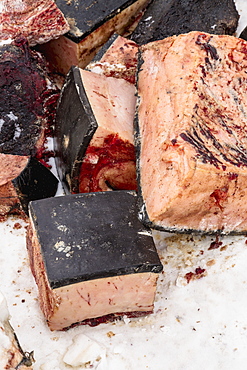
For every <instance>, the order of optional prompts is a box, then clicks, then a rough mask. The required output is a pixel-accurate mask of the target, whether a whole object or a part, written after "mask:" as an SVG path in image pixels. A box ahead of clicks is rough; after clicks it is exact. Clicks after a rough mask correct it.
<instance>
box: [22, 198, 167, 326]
mask: <svg viewBox="0 0 247 370" xmlns="http://www.w3.org/2000/svg"><path fill="white" fill-rule="evenodd" d="M136 198H137V197H136V194H135V193H134V192H127V191H116V192H111V193H110V192H98V193H89V194H78V195H77V194H75V195H68V196H64V197H55V198H52V199H50V200H42V201H35V202H31V203H30V220H31V223H30V228H29V233H28V237H27V248H28V251H29V256H30V261H31V269H32V272H33V275H34V277H35V280H36V283H37V285H38V288H39V297H40V298H39V299H40V304H41V308H42V311H43V312H44V314H45V317H46V319H47V322H48V325H49V326H50V328H51V329H52V330H61V329H64V328H66V327H69V326H71V325H72V324H75V323H79V322H81V321H83V320H86V319H90V318H97V317H101V316H104V315H109V314H112V313H118V312H122V313H124V312H132V311H134V312H136V311H140V312H143V311H144V312H146V311H149V312H150V311H152V310H153V304H154V296H155V291H156V281H157V277H158V273H159V272H160V271H161V270H162V265H161V263H160V260H159V257H158V254H157V251H156V249H155V246H154V243H153V239H152V235H151V233H149V231H148V230H147V229H146V228H145V227H144V226H143V225H142V224H141V222H140V221H139V220H138V217H137V207H136ZM47 230H49V232H47Z"/></svg>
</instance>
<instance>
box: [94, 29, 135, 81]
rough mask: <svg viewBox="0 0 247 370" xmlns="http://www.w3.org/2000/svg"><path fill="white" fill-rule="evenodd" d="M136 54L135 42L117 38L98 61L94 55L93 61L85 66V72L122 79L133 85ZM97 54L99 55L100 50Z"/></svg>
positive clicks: (120, 37)
mask: <svg viewBox="0 0 247 370" xmlns="http://www.w3.org/2000/svg"><path fill="white" fill-rule="evenodd" d="M137 52H138V46H137V44H136V43H135V42H133V41H130V40H128V39H126V38H124V37H122V36H117V38H114V41H113V42H111V45H110V46H109V47H108V49H107V50H106V51H105V53H104V54H103V55H102V57H101V58H100V59H98V58H97V55H96V57H95V59H94V60H93V61H92V62H91V63H90V64H89V65H88V66H87V70H90V71H91V72H94V73H100V74H104V75H105V76H108V77H115V78H123V79H124V80H126V81H128V82H130V83H133V84H134V83H135V80H136V67H137ZM99 54H101V50H100V51H99ZM97 59H98V60H97Z"/></svg>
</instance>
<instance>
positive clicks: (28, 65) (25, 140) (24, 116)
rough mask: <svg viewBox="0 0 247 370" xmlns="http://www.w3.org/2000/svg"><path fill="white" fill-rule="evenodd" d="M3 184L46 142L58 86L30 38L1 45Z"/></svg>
mask: <svg viewBox="0 0 247 370" xmlns="http://www.w3.org/2000/svg"><path fill="white" fill-rule="evenodd" d="M0 87H1V104H0V157H1V162H0V172H1V176H0V185H3V184H4V183H7V182H8V181H10V180H12V179H14V178H16V177H17V176H18V175H19V174H20V173H21V171H22V170H23V169H24V168H25V167H26V165H27V162H28V159H29V157H30V156H35V155H36V154H37V153H38V152H39V151H40V150H42V148H43V146H44V140H45V132H46V129H47V127H48V122H49V107H50V104H51V100H52V98H54V97H56V96H57V93H58V90H57V89H56V88H55V87H54V85H53V84H52V82H51V81H50V80H49V76H48V72H47V69H46V64H45V61H44V60H43V58H42V57H41V55H40V54H39V53H37V52H35V51H31V50H30V48H29V47H28V44H27V41H26V39H23V38H21V39H18V40H16V41H15V42H13V44H4V45H2V46H1V48H0Z"/></svg>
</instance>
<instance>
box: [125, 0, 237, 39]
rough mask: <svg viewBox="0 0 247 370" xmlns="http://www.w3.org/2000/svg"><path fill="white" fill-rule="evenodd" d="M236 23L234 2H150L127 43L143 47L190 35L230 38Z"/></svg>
mask: <svg viewBox="0 0 247 370" xmlns="http://www.w3.org/2000/svg"><path fill="white" fill-rule="evenodd" d="M238 19H239V14H238V12H237V9H236V6H235V2H234V0H199V1H198V0H197V1H194V0H166V1H164V0H153V1H152V2H151V3H150V4H149V5H148V6H147V9H146V11H145V13H144V15H143V17H142V19H141V20H140V21H139V23H138V25H137V27H136V28H135V29H134V31H133V32H132V34H131V35H130V39H131V40H133V41H135V42H136V43H137V44H138V45H143V44H146V43H148V42H151V41H156V40H162V39H164V38H165V37H169V36H173V35H179V34H182V33H188V32H190V31H202V32H208V33H211V34H216V35H221V34H226V35H234V34H235V32H236V29H237V26H238Z"/></svg>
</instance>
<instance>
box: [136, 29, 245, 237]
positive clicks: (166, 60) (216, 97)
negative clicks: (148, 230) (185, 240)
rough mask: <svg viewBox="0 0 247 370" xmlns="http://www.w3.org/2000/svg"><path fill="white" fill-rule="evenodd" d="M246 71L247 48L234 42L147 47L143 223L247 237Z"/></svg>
mask: <svg viewBox="0 0 247 370" xmlns="http://www.w3.org/2000/svg"><path fill="white" fill-rule="evenodd" d="M246 66H247V43H246V42H245V41H244V40H241V39H238V38H235V37H231V36H224V35H219V36H216V35H210V34H206V33H200V32H191V33H188V34H184V35H180V36H178V37H176V36H174V37H171V38H167V39H165V40H162V41H157V42H153V43H149V44H147V45H146V46H143V47H142V48H141V55H140V69H139V75H138V95H139V97H138V115H137V119H136V125H137V131H138V134H137V136H136V142H137V146H138V147H139V150H138V151H139V154H138V174H139V181H138V182H139V185H140V193H141V194H142V199H143V201H144V203H143V208H142V211H143V212H141V214H140V216H141V217H142V218H143V220H144V221H145V222H147V223H148V224H150V223H151V224H152V226H153V227H156V228H160V229H162V230H170V231H190V230H198V231H201V232H222V233H226V234H228V233H244V232H246V230H247V218H246V211H247V209H246V208H247V206H246V204H247V203H246V197H247V191H246V186H245V184H246V176H247V141H246V137H247V136H246V134H247V132H246V117H247V115H246V110H247V99H246V94H245V86H246ZM145 210H146V211H145Z"/></svg>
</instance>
